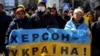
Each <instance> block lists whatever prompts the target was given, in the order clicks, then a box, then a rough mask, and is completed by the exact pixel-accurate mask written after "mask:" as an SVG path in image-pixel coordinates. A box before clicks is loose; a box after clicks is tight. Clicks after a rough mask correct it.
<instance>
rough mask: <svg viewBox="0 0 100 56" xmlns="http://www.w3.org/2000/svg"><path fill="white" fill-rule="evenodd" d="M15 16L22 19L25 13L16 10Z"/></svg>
mask: <svg viewBox="0 0 100 56" xmlns="http://www.w3.org/2000/svg"><path fill="white" fill-rule="evenodd" d="M16 17H17V18H18V19H24V17H25V13H24V12H18V13H17V14H16Z"/></svg>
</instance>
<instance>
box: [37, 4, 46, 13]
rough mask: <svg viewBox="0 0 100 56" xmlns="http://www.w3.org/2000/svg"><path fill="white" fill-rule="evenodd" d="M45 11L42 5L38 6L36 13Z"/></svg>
mask: <svg viewBox="0 0 100 56" xmlns="http://www.w3.org/2000/svg"><path fill="white" fill-rule="evenodd" d="M45 10H46V8H45V6H44V5H43V4H39V5H38V11H41V12H44V11H45Z"/></svg>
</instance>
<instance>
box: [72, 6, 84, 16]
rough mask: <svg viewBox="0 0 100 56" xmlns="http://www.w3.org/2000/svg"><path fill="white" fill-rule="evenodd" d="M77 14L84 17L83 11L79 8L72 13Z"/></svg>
mask: <svg viewBox="0 0 100 56" xmlns="http://www.w3.org/2000/svg"><path fill="white" fill-rule="evenodd" d="M78 12H81V13H82V15H84V12H83V10H82V9H81V8H76V9H75V10H74V13H78Z"/></svg>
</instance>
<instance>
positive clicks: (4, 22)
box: [0, 11, 12, 52]
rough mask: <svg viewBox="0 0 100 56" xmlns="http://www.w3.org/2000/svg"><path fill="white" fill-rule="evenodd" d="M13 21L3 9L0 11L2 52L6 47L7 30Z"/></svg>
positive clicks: (0, 49)
mask: <svg viewBox="0 0 100 56" xmlns="http://www.w3.org/2000/svg"><path fill="white" fill-rule="evenodd" d="M11 21H12V18H11V17H10V16H7V15H6V14H5V13H4V12H3V11H2V12H0V52H2V51H4V49H5V47H4V46H5V44H4V43H5V36H6V31H7V28H8V26H9V24H10V22H11Z"/></svg>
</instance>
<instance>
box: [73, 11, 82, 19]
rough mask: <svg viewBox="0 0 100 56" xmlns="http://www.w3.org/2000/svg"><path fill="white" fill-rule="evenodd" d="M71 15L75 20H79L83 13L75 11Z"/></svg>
mask: <svg viewBox="0 0 100 56" xmlns="http://www.w3.org/2000/svg"><path fill="white" fill-rule="evenodd" d="M73 16H74V19H75V20H76V21H80V20H81V18H82V16H83V15H82V13H81V12H77V13H74V15H73Z"/></svg>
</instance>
